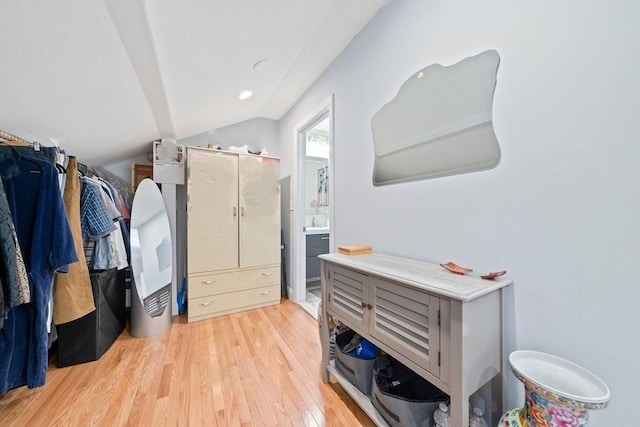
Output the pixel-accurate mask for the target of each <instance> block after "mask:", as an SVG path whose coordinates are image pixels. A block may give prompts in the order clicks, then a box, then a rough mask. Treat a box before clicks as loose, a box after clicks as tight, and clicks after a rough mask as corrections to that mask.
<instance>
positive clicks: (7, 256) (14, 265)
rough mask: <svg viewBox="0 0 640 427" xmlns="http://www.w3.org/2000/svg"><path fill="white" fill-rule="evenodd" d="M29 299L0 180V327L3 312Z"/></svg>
mask: <svg viewBox="0 0 640 427" xmlns="http://www.w3.org/2000/svg"><path fill="white" fill-rule="evenodd" d="M30 301H31V294H30V290H29V279H28V277H27V270H26V267H25V265H24V259H23V258H22V251H21V250H20V244H19V243H18V236H17V235H16V230H15V226H14V225H13V218H12V217H11V209H10V207H9V202H8V201H7V194H6V193H5V191H4V185H3V184H2V182H0V329H2V327H3V326H4V317H5V313H7V312H8V311H9V309H11V308H13V307H17V306H19V305H20V304H26V303H28V302H30Z"/></svg>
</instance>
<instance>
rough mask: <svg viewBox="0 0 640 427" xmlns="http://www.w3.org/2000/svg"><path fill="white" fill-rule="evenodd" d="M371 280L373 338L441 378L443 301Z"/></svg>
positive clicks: (393, 284)
mask: <svg viewBox="0 0 640 427" xmlns="http://www.w3.org/2000/svg"><path fill="white" fill-rule="evenodd" d="M370 280H371V294H372V295H371V300H372V305H373V310H372V313H371V316H372V318H371V324H370V333H371V336H373V337H375V338H377V339H378V340H380V341H381V342H384V343H386V344H387V345H388V346H390V347H391V348H394V349H395V350H397V351H398V352H399V353H401V354H403V355H405V356H406V357H407V358H408V359H410V360H411V361H412V362H414V363H415V364H417V365H418V366H420V367H423V368H424V369H426V370H427V371H429V372H431V373H432V374H433V375H435V376H436V377H439V376H440V366H439V361H438V353H439V352H440V331H439V326H438V310H439V305H440V299H439V298H437V297H434V296H431V295H429V294H427V293H424V292H420V291H418V290H415V289H411V288H409V287H406V286H403V285H401V284H398V283H391V282H387V281H383V280H379V279H377V278H371V279H370Z"/></svg>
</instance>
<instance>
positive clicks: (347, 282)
mask: <svg viewBox="0 0 640 427" xmlns="http://www.w3.org/2000/svg"><path fill="white" fill-rule="evenodd" d="M368 284H369V276H366V275H364V274H360V273H356V272H355V271H351V270H348V269H346V268H342V267H337V266H335V265H331V264H330V265H329V281H328V302H327V304H328V305H327V308H328V309H329V310H330V311H332V312H333V313H334V314H335V315H336V316H337V317H338V318H339V319H340V320H342V321H343V322H344V323H346V324H348V325H349V326H351V327H354V328H358V327H359V328H360V329H361V330H365V328H366V321H367V319H368V316H367V313H368V309H367V307H366V303H365V301H366V299H365V298H366V293H367V292H368V290H367V288H368Z"/></svg>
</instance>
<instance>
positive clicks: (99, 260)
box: [83, 177, 129, 270]
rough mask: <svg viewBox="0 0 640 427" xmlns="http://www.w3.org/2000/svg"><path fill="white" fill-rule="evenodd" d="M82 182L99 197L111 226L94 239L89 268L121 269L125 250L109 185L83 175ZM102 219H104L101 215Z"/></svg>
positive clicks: (126, 264) (125, 265) (124, 266)
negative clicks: (102, 234) (110, 228)
mask: <svg viewBox="0 0 640 427" xmlns="http://www.w3.org/2000/svg"><path fill="white" fill-rule="evenodd" d="M83 182H84V186H85V188H86V189H87V190H90V189H92V188H93V190H95V193H96V194H97V195H98V196H99V197H100V200H101V203H102V206H103V207H104V211H105V213H106V215H107V217H108V218H109V220H108V221H109V222H110V223H111V225H112V227H113V229H112V230H111V232H110V233H109V234H108V235H106V236H103V237H101V238H100V239H98V240H97V241H96V243H95V247H94V250H93V255H92V259H91V262H90V263H89V265H90V268H91V269H93V270H108V269H111V268H117V269H118V270H121V269H123V268H126V267H128V265H129V264H128V261H127V251H126V247H125V244H124V238H123V233H122V228H121V225H120V220H121V218H122V215H121V214H120V211H119V210H118V209H117V208H116V206H115V203H114V200H113V199H112V197H111V193H110V189H109V187H108V186H107V185H106V184H105V183H104V182H102V181H100V180H99V179H97V178H90V177H84V178H83ZM94 208H96V206H94ZM83 209H84V208H83ZM87 216H88V215H87ZM100 216H101V217H102V216H103V214H102V213H101V214H100ZM102 221H106V219H105V218H104V217H103V218H102ZM90 237H91V236H90Z"/></svg>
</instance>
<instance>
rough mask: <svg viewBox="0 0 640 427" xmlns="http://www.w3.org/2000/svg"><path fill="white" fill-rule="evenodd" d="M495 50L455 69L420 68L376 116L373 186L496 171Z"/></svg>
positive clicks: (373, 122)
mask: <svg viewBox="0 0 640 427" xmlns="http://www.w3.org/2000/svg"><path fill="white" fill-rule="evenodd" d="M499 62H500V57H499V56H498V53H497V52H496V51H494V50H487V51H485V52H482V53H480V54H478V55H475V56H472V57H469V58H466V59H463V60H462V61H460V62H458V63H456V64H453V65H451V66H446V67H445V66H442V65H440V64H432V65H429V66H428V67H426V68H423V69H421V70H418V72H416V73H415V74H414V75H412V76H411V77H410V78H409V79H408V80H407V81H406V82H405V83H404V84H403V85H402V86H401V87H400V90H399V91H398V94H397V95H396V96H395V97H394V98H393V99H392V100H391V101H390V102H389V103H387V104H386V105H384V106H383V107H382V108H380V110H379V111H378V112H376V113H375V114H374V115H373V118H372V120H371V128H372V132H373V142H374V150H375V166H374V171H373V184H374V185H385V184H394V183H400V182H406V181H415V180H422V179H429V178H436V177H442V176H447V175H453V174H460V173H465V172H473V171H479V170H484V169H490V168H493V167H495V166H496V165H497V164H498V163H499V162H500V146H499V145H498V139H497V138H496V134H495V132H494V129H493V114H492V107H493V94H494V91H495V87H496V77H497V71H498V65H499Z"/></svg>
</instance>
